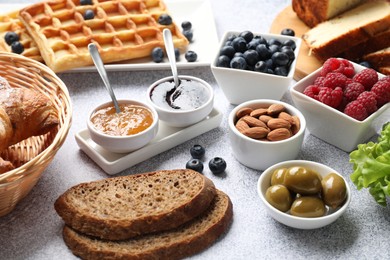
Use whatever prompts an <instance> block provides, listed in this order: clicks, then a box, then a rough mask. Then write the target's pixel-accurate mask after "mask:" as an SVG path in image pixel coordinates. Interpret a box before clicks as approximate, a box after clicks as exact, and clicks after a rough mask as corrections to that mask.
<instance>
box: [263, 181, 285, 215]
mask: <svg viewBox="0 0 390 260" xmlns="http://www.w3.org/2000/svg"><path fill="white" fill-rule="evenodd" d="M265 199H266V200H267V201H268V202H269V204H271V205H272V206H273V207H274V208H276V209H278V210H280V211H283V212H286V211H288V210H289V209H290V207H291V203H292V197H291V194H290V191H289V190H288V189H287V188H286V187H285V186H283V185H281V184H277V185H273V186H270V187H269V188H268V189H267V191H266V192H265Z"/></svg>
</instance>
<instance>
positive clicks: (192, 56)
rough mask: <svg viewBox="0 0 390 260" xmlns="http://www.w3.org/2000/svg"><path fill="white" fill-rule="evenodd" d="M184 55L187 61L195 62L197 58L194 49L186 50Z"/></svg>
mask: <svg viewBox="0 0 390 260" xmlns="http://www.w3.org/2000/svg"><path fill="white" fill-rule="evenodd" d="M184 57H185V58H186V60H187V61H188V62H195V61H196V60H197V59H198V54H196V52H194V51H187V52H186V54H185V55H184Z"/></svg>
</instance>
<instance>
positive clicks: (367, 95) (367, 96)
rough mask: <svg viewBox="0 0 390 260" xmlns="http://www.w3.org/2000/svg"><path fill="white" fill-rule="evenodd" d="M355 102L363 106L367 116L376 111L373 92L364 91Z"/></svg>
mask: <svg viewBox="0 0 390 260" xmlns="http://www.w3.org/2000/svg"><path fill="white" fill-rule="evenodd" d="M356 100H357V101H359V102H360V103H361V104H363V106H364V107H365V108H366V110H367V113H368V114H369V115H371V114H372V113H374V112H375V111H377V110H378V108H377V106H376V94H375V93H374V92H371V91H364V92H363V93H361V94H360V95H359V96H358V98H357V99H356Z"/></svg>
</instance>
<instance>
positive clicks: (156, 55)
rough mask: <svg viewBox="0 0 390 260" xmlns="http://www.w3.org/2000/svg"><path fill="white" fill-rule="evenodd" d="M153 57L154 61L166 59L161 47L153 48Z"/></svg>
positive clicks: (158, 61)
mask: <svg viewBox="0 0 390 260" xmlns="http://www.w3.org/2000/svg"><path fill="white" fill-rule="evenodd" d="M152 59H153V61H154V62H157V63H160V62H162V61H163V59H164V51H163V49H162V48H161V47H156V48H154V49H153V50H152Z"/></svg>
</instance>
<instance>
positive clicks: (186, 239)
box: [63, 191, 233, 260]
mask: <svg viewBox="0 0 390 260" xmlns="http://www.w3.org/2000/svg"><path fill="white" fill-rule="evenodd" d="M232 217H233V206H232V203H231V201H230V199H229V197H228V196H227V195H226V194H225V193H223V192H222V191H217V195H216V196H215V199H214V200H213V202H212V204H211V206H210V207H209V208H208V210H207V211H206V212H205V213H203V214H202V215H200V216H199V217H197V218H195V219H193V220H191V221H190V222H188V223H186V224H184V225H182V226H180V227H178V228H176V229H172V230H168V231H164V232H160V233H154V234H150V235H145V236H140V237H136V238H132V239H128V240H122V241H107V240H106V241H104V240H99V239H96V238H92V237H90V236H86V235H83V234H81V233H78V232H77V231H74V230H73V229H71V228H69V227H67V226H65V227H64V229H63V237H64V241H65V243H66V245H67V246H68V247H69V248H70V250H71V251H72V252H73V254H75V255H76V256H79V257H80V258H82V259H170V260H172V259H181V258H184V257H188V256H191V255H193V254H196V253H198V252H200V251H202V250H204V249H206V248H207V247H209V246H210V245H211V244H212V243H213V242H214V241H215V240H217V238H218V237H219V236H220V235H222V234H223V233H224V232H225V231H226V230H227V229H228V227H229V226H230V223H231V221H232Z"/></svg>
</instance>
